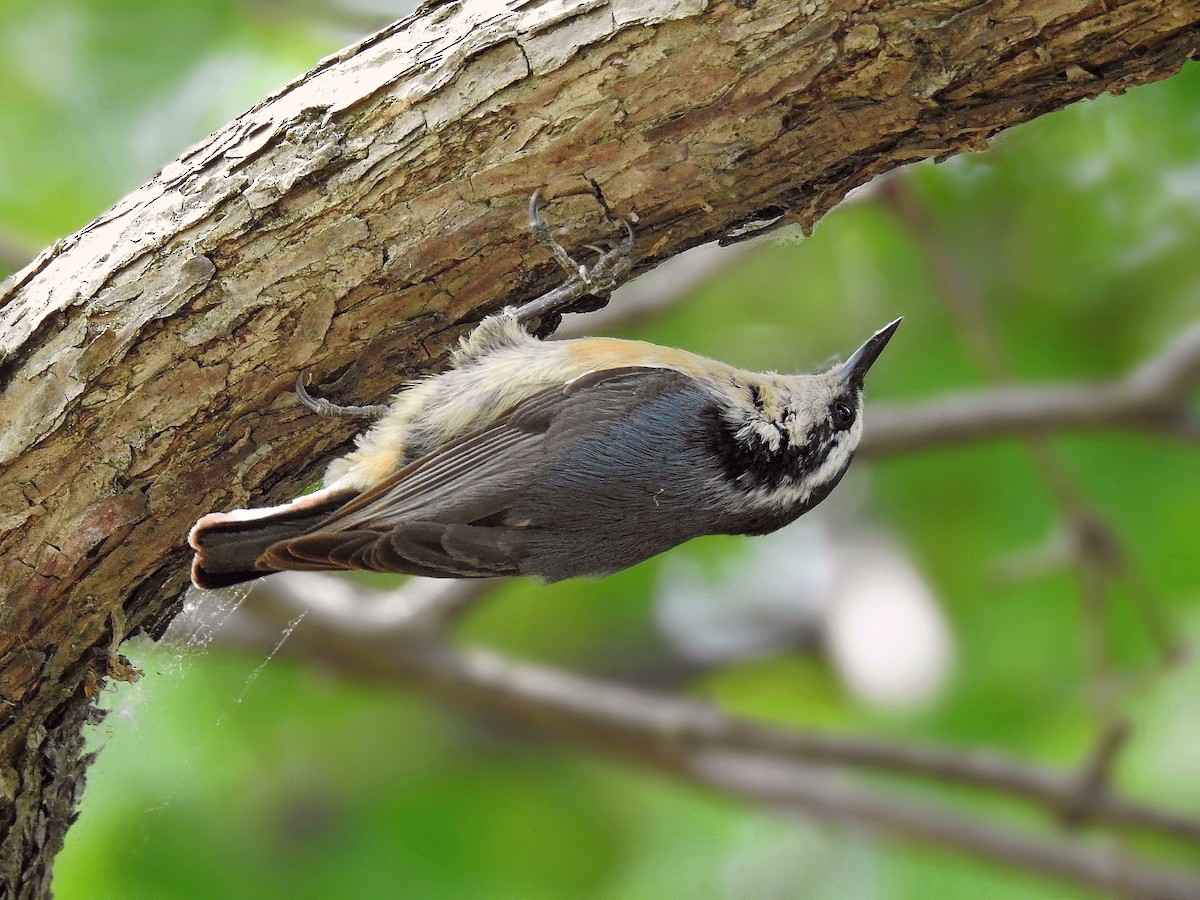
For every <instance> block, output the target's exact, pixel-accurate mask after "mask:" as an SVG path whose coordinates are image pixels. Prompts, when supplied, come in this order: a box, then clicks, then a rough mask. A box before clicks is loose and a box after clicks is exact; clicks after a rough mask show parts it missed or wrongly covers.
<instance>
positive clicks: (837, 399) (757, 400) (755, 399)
mask: <svg viewBox="0 0 1200 900" xmlns="http://www.w3.org/2000/svg"><path fill="white" fill-rule="evenodd" d="M900 321H901V320H900V319H896V320H895V321H893V322H890V323H889V324H887V325H886V326H884V327H883V328H881V329H880V330H879V331H877V332H875V334H874V335H872V336H871V337H870V339H868V340H867V342H866V343H864V344H863V345H862V346H861V347H859V348H858V349H857V350H856V351H855V352H854V353H853V354H852V355H851V356H850V357H849V359H847V360H846V361H845V362H842V363H838V364H837V365H835V366H833V367H832V368H830V369H828V370H826V371H824V372H819V373H817V374H811V375H810V374H805V375H784V376H761V377H759V378H756V379H755V380H754V381H752V382H750V383H749V384H747V385H746V386H745V394H744V396H745V398H746V401H745V402H742V403H739V404H738V405H737V407H738V408H737V411H736V413H735V415H736V418H735V419H734V420H733V421H730V422H729V423H728V424H729V427H730V429H731V431H730V433H729V434H730V437H731V438H733V440H731V441H729V442H728V443H726V445H725V458H726V459H727V460H728V461H729V463H730V468H729V469H728V470H727V471H731V472H732V471H737V473H738V475H737V478H736V479H735V480H736V481H738V482H739V483H740V486H741V487H742V488H743V489H745V490H746V491H747V492H748V493H750V494H752V495H754V496H755V497H756V498H757V499H758V500H760V501H762V502H764V503H770V504H771V505H784V506H791V505H794V504H796V503H802V504H804V505H805V507H806V508H810V507H811V506H812V505H815V503H817V502H819V501H820V499H822V498H823V497H825V496H826V495H827V494H828V493H829V491H830V490H832V489H833V486H834V485H836V484H837V482H838V480H839V479H840V478H841V477H842V475H843V473H844V472H845V471H846V468H847V466H849V465H850V460H851V458H852V457H853V456H854V451H855V450H856V449H857V448H858V444H859V441H860V440H861V439H862V433H863V423H862V405H863V382H864V379H865V378H866V374H867V371H868V370H869V369H870V368H871V366H872V364H873V363H874V362H875V360H876V359H878V358H879V354H880V353H882V352H883V348H884V347H885V346H887V343H888V341H889V340H891V337H892V335H893V334H895V332H896V329H897V328H898V327H899V326H900Z"/></svg>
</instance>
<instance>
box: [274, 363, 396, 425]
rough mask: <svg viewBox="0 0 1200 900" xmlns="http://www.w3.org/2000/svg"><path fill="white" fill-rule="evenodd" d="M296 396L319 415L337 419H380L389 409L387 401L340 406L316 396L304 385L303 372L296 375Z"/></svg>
mask: <svg viewBox="0 0 1200 900" xmlns="http://www.w3.org/2000/svg"><path fill="white" fill-rule="evenodd" d="M296 396H297V397H298V398H299V399H300V402H301V403H303V404H304V405H305V406H307V407H308V408H309V409H311V410H312V411H313V412H315V413H316V414H317V415H318V416H329V417H331V418H335V419H378V418H380V417H381V416H383V415H384V414H385V413H387V411H388V406H387V404H386V403H378V404H374V405H372V406H339V405H338V404H337V403H333V402H331V401H329V400H325V399H320V398H317V397H314V396H312V394H310V393H309V392H308V389H307V388H305V386H304V373H303V372H301V373H299V374H298V375H297V376H296Z"/></svg>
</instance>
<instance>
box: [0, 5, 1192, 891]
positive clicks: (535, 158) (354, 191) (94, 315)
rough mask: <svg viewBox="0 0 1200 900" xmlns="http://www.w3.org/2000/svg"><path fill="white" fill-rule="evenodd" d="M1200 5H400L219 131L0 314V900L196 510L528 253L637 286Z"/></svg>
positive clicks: (1181, 49) (835, 194) (1137, 61)
mask: <svg viewBox="0 0 1200 900" xmlns="http://www.w3.org/2000/svg"><path fill="white" fill-rule="evenodd" d="M1198 42H1200V0H1129V2H1122V0H992V2H984V3H979V2H977V0H927V2H920V3H912V2H898V3H886V4H881V3H871V2H867V0H803V2H795V0H757V2H755V0H742V2H711V3H710V2H706V0H650V2H643V0H548V2H543V3H518V2H515V0H513V2H511V3H510V4H506V3H503V2H496V0H479V2H469V3H465V4H442V5H436V4H435V5H427V6H426V7H425V8H423V9H422V10H421V11H419V12H418V13H417V14H416V15H415V16H414V17H412V18H410V19H409V20H406V21H404V22H400V23H397V24H396V25H394V26H392V27H389V28H387V29H385V30H384V31H382V32H380V33H378V34H376V35H373V36H372V37H370V38H368V39H367V40H365V41H363V42H362V43H360V44H358V45H355V46H353V47H350V48H348V49H346V50H345V51H343V52H342V53H339V54H337V55H336V56H334V57H331V58H329V59H327V60H325V61H323V62H322V63H321V64H320V65H318V66H317V67H316V68H315V69H314V70H313V71H311V72H309V73H308V74H306V75H305V76H303V77H302V78H300V79H298V80H296V81H295V82H293V83H292V84H290V85H288V86H287V87H285V88H284V89H283V90H281V91H280V92H279V93H278V94H276V95H274V96H272V97H270V98H268V99H266V100H264V101H263V102H262V103H261V104H259V105H258V106H256V107H255V108H254V109H252V110H250V111H249V112H247V113H246V114H245V115H243V116H241V117H240V118H238V119H237V120H236V121H234V122H231V123H230V124H229V125H228V126H226V127H225V128H223V129H221V130H220V131H218V132H216V133H214V134H213V135H211V136H210V137H208V138H207V139H206V140H204V141H202V142H201V143H200V144H198V145H197V146H196V147H194V148H192V149H191V150H189V151H188V152H186V153H185V154H184V155H183V156H181V157H180V158H179V159H178V160H176V161H175V162H173V163H171V164H170V165H168V166H167V167H166V168H165V169H163V171H162V172H160V173H159V174H158V175H156V176H155V177H154V178H153V179H151V180H150V181H149V182H148V183H147V184H145V185H144V186H143V187H141V188H140V189H138V190H137V191H135V192H133V193H132V194H130V195H129V196H128V197H126V198H125V199H124V200H122V201H121V202H120V203H119V204H117V206H115V207H114V208H113V209H112V210H110V211H109V212H107V213H105V214H104V215H103V216H101V217H100V218H99V219H97V220H96V221H95V222H93V223H92V224H90V225H89V226H87V227H86V228H84V229H83V230H82V231H80V232H79V233H77V234H75V235H73V236H71V237H69V238H66V239H64V240H62V241H59V242H58V243H56V244H55V245H54V246H53V247H51V248H49V249H48V250H47V251H45V252H44V253H43V254H41V256H39V257H38V259H37V260H35V261H34V263H33V264H31V265H30V266H29V267H27V268H26V269H25V270H24V271H22V272H20V273H18V274H17V275H15V276H13V278H11V279H10V280H9V281H8V282H6V283H5V285H4V286H3V287H2V288H0V424H2V427H0V896H13V897H36V896H43V895H45V894H46V892H47V891H48V887H47V885H48V882H49V873H50V868H51V863H52V860H53V857H54V855H55V853H56V852H57V851H58V849H59V848H60V847H61V844H62V840H63V836H64V834H65V832H66V829H67V827H68V826H69V824H70V822H71V821H72V819H73V816H74V809H75V804H76V800H77V793H78V786H79V785H81V784H82V777H83V773H84V771H85V769H86V764H87V762H88V760H87V757H86V756H85V755H83V753H82V749H81V741H80V731H81V728H82V727H83V724H84V723H85V722H86V721H87V719H88V718H89V715H90V713H89V704H90V696H91V695H92V694H93V693H94V692H95V689H96V686H97V685H98V684H99V683H100V681H101V679H103V678H105V677H114V676H115V677H129V671H128V668H127V667H126V666H125V665H124V664H123V661H122V660H121V658H120V657H119V656H118V655H117V654H116V647H117V646H118V645H119V642H120V640H122V639H123V638H124V637H126V636H127V634H129V633H131V632H132V631H134V630H137V629H144V630H147V631H150V632H151V633H157V632H158V631H159V630H161V628H162V627H164V626H165V623H166V622H167V621H169V619H170V617H171V615H172V614H173V612H174V611H175V609H176V607H177V603H178V597H179V596H180V592H181V589H182V588H183V586H184V584H185V580H186V560H187V557H188V553H187V551H186V549H185V535H186V532H187V529H188V527H189V526H190V525H191V523H192V522H193V521H194V520H195V519H196V518H197V517H198V516H199V515H200V514H202V513H204V512H207V511H209V510H212V509H223V508H228V507H232V506H241V505H246V504H248V503H252V502H262V501H266V500H276V501H277V500H281V499H284V498H285V497H287V496H289V495H292V494H294V493H295V492H297V491H298V490H300V489H301V488H302V487H303V485H304V484H306V483H307V482H309V481H311V480H312V479H313V478H314V477H315V476H316V475H317V474H318V472H319V470H320V469H321V467H322V466H323V464H324V463H325V462H326V461H327V460H328V458H329V457H330V455H331V454H333V453H335V452H337V451H339V450H341V449H344V447H345V445H346V443H347V441H348V440H349V439H350V438H351V436H352V434H353V432H354V426H352V425H349V424H347V423H339V422H333V421H329V420H322V419H318V418H316V417H314V416H312V415H311V414H309V413H308V412H307V410H305V409H304V408H303V407H302V406H301V405H300V404H299V403H298V402H297V401H296V400H295V398H294V396H293V395H292V394H291V393H290V385H291V382H292V379H293V378H294V377H295V374H296V372H297V371H299V370H309V371H311V372H312V373H313V374H314V377H315V379H316V380H317V381H318V382H319V383H320V384H322V385H323V390H324V391H325V392H326V394H328V395H329V396H332V397H333V398H335V399H337V400H339V401H341V402H347V403H368V402H378V401H380V400H381V399H383V398H384V397H385V396H386V395H387V394H388V393H389V392H390V391H392V390H394V389H395V388H396V387H397V386H398V385H399V384H400V382H401V381H402V380H404V379H405V378H407V377H410V376H412V375H415V374H417V373H419V372H422V371H425V370H428V369H429V368H431V367H433V366H436V364H437V363H438V361H439V359H440V358H441V355H442V353H443V351H444V350H445V348H446V346H447V345H448V344H449V343H450V342H451V341H452V340H453V339H454V338H456V337H457V336H458V335H459V334H460V333H461V332H462V331H463V329H464V328H466V327H467V326H468V325H469V323H471V322H473V321H475V320H476V319H478V317H479V316H480V315H482V314H483V313H485V312H487V311H490V310H493V309H495V308H497V307H499V306H501V305H503V304H504V303H508V302H515V301H518V300H520V299H521V298H526V297H530V296H533V295H534V294H536V293H539V292H541V291H542V290H544V289H545V288H547V287H548V286H550V284H551V283H552V282H553V281H554V280H556V279H557V278H558V277H559V274H558V270H557V268H556V266H555V265H554V264H553V262H551V261H550V259H549V256H548V254H547V253H546V251H545V250H544V249H543V248H541V247H540V246H538V245H536V244H535V243H534V242H533V241H532V239H531V238H530V236H529V234H528V233H527V230H526V226H525V220H524V203H525V200H526V198H527V197H528V195H529V193H530V192H531V191H532V190H533V189H534V188H535V187H538V186H547V188H548V189H547V192H546V193H547V196H548V197H550V198H559V199H557V200H555V201H554V202H553V203H552V206H551V209H550V211H549V213H548V215H549V216H550V217H552V219H553V220H554V221H556V222H561V223H563V224H565V225H568V226H570V227H571V228H572V233H573V234H576V235H578V234H579V230H581V229H590V230H591V234H594V235H600V234H602V233H604V231H605V228H606V226H604V225H603V223H602V221H601V219H600V217H599V216H597V210H598V208H599V207H598V204H597V202H596V199H597V198H599V199H601V200H602V201H603V202H605V203H607V204H608V205H609V206H611V207H612V208H613V209H614V210H616V211H618V212H621V213H622V214H626V215H629V216H630V217H631V218H633V219H634V221H635V222H636V224H637V229H638V237H639V240H638V248H637V254H638V258H639V265H640V266H642V267H648V266H652V265H654V263H655V262H656V261H659V260H662V259H664V258H666V257H669V256H671V255H673V254H675V253H678V252H680V251H681V250H684V249H686V248H688V247H691V246H694V245H696V244H699V243H702V242H706V241H711V240H714V239H726V240H732V239H737V238H738V237H740V236H745V235H746V234H749V233H753V232H755V231H756V230H761V228H763V227H771V226H773V225H774V224H778V223H779V222H782V221H795V222H799V223H800V224H801V225H802V226H804V227H806V228H807V227H810V226H811V225H812V224H813V223H814V222H815V221H816V220H817V219H818V218H819V217H820V216H821V215H822V214H823V213H824V212H826V211H827V210H828V209H830V208H831V207H832V206H833V205H834V204H835V203H837V201H838V200H839V199H841V197H842V196H844V195H845V193H846V192H847V191H849V190H850V189H851V188H853V187H855V186H857V185H860V184H862V183H864V182H865V181H867V180H868V179H870V178H871V177H872V176H874V175H876V174H878V173H880V172H883V171H885V170H887V169H890V168H893V167H895V166H898V165H901V164H903V163H906V162H909V161H912V160H917V159H922V158H927V157H939V156H944V155H947V154H951V153H954V152H958V151H961V150H968V149H980V148H982V147H984V146H985V145H986V141H987V138H988V137H989V136H991V135H993V134H995V133H996V132H997V131H999V130H1001V129H1003V128H1006V127H1008V126H1010V125H1013V124H1016V123H1018V122H1023V121H1026V120H1029V119H1032V118H1034V117H1036V116H1038V115H1040V114H1042V113H1044V112H1048V111H1050V110H1053V109H1057V108H1059V107H1061V106H1063V105H1065V104H1067V103H1070V102H1073V101H1075V100H1078V99H1081V98H1084V97H1090V96H1093V95H1095V94H1097V93H1100V92H1101V91H1121V90H1124V89H1125V88H1127V87H1129V86H1131V85H1134V84H1138V83H1142V82H1146V81H1152V80H1156V79H1160V78H1164V77H1167V76H1169V75H1171V74H1173V73H1174V72H1175V71H1176V70H1178V68H1179V67H1180V65H1182V63H1183V61H1184V60H1185V59H1187V58H1189V57H1190V56H1191V55H1193V54H1194V52H1195V51H1196V48H1197V44H1198Z"/></svg>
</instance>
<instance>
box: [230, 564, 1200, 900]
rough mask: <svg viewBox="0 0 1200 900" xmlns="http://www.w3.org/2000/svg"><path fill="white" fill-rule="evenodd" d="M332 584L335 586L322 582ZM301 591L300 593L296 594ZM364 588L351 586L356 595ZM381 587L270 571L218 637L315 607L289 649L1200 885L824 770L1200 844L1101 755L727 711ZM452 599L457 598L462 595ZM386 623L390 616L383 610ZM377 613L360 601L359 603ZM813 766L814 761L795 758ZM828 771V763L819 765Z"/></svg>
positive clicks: (1185, 891) (1005, 858)
mask: <svg viewBox="0 0 1200 900" xmlns="http://www.w3.org/2000/svg"><path fill="white" fill-rule="evenodd" d="M326 588H329V589H331V593H326V590H325V589H326ZM292 589H296V590H299V591H301V594H300V595H295V594H293V593H292ZM354 594H358V596H357V597H355V596H353V595H354ZM397 596H398V597H400V598H403V599H402V602H400V603H398V604H392V603H389V600H388V598H387V597H386V596H382V597H381V596H373V595H364V594H362V593H361V592H359V591H358V590H357V589H350V590H349V591H348V590H347V586H346V583H345V582H344V581H340V580H339V579H336V578H331V577H328V576H313V575H312V573H305V575H304V576H301V577H290V576H288V575H283V576H276V580H275V581H274V582H273V583H268V584H266V585H264V588H262V589H260V590H258V591H257V592H256V593H255V595H254V599H253V601H252V602H250V603H248V604H247V606H246V607H245V608H246V609H247V610H248V611H249V612H250V613H251V615H252V617H253V618H254V619H255V620H257V621H259V622H261V623H264V624H265V625H266V627H265V628H264V629H262V630H261V631H258V632H242V633H241V634H240V635H237V634H235V635H232V636H230V635H226V636H223V638H222V641H223V643H224V644H225V645H226V646H230V645H236V644H238V643H239V642H240V643H242V644H243V645H244V646H248V647H253V648H254V649H258V650H261V649H264V648H265V649H271V648H273V647H275V646H276V642H277V640H278V634H279V630H278V629H279V627H281V626H283V625H284V624H290V623H291V622H293V621H294V619H295V616H296V613H297V612H298V611H300V610H304V611H305V612H306V614H307V618H306V620H305V622H304V623H303V624H302V626H301V627H299V628H297V629H296V630H295V631H294V632H293V633H292V635H291V636H290V637H289V639H288V641H287V643H286V644H285V645H283V647H282V648H281V650H280V652H281V653H283V654H287V655H290V656H293V657H296V658H301V659H304V660H309V661H312V660H317V661H320V662H321V663H322V664H324V665H327V666H332V667H333V668H335V669H336V670H337V671H339V672H341V673H342V674H344V675H348V676H351V677H355V678H361V679H366V680H372V681H377V682H382V683H389V684H391V683H404V684H417V685H419V686H420V687H421V688H422V689H423V690H424V691H425V692H426V693H428V694H429V695H430V696H432V697H435V698H437V699H438V700H440V701H442V702H446V703H450V704H453V705H456V706H460V707H466V708H468V709H470V708H476V707H483V708H486V709H487V710H488V711H489V712H495V711H499V712H503V713H507V714H509V715H512V716H515V717H517V718H519V719H521V720H522V721H525V722H528V723H530V724H532V725H534V726H536V727H538V728H540V729H545V730H550V731H553V732H555V733H557V734H560V735H563V736H565V737H568V738H570V739H571V740H573V741H576V742H580V743H583V744H585V745H586V746H588V747H591V748H592V749H596V750H600V751H602V752H608V753H614V752H615V753H617V754H618V755H621V756H624V757H630V758H633V759H637V760H639V761H641V762H643V763H649V764H651V765H654V766H657V767H659V768H663V769H666V770H668V771H671V772H673V773H674V774H676V775H679V776H681V777H684V778H686V779H688V780H693V781H698V782H700V783H702V784H706V785H709V786H712V787H716V788H718V789H720V790H722V791H724V792H727V793H734V794H736V795H739V796H743V797H752V798H754V799H757V800H759V801H762V802H766V803H768V804H770V805H773V806H782V807H797V808H799V809H802V810H804V811H806V812H808V813H812V814H816V815H819V816H824V817H832V818H834V819H845V820H848V821H850V822H853V823H857V824H865V825H870V826H873V827H877V828H880V829H881V830H882V831H884V832H886V833H887V834H889V835H891V836H893V837H900V838H903V839H917V840H920V841H922V842H926V843H931V844H934V845H937V846H939V847H943V848H946V849H950V850H954V851H956V852H962V853H966V854H969V855H973V856H978V857H982V858H985V859H990V860H994V861H1001V862H1005V863H1008V864H1010V865H1014V866H1019V867H1021V868H1024V869H1027V870H1030V871H1035V872H1041V873H1044V874H1048V875H1052V876H1054V877H1058V878H1063V879H1066V880H1069V881H1074V882H1076V883H1079V884H1083V885H1086V886H1089V887H1092V888H1098V889H1102V890H1103V889H1107V890H1112V891H1119V892H1130V891H1132V892H1134V893H1135V895H1136V896H1143V895H1144V896H1154V897H1160V896H1161V897H1166V896H1172V897H1174V896H1180V897H1184V896H1186V897H1200V880H1197V878H1200V873H1193V874H1192V875H1183V874H1180V873H1165V872H1160V871H1157V870H1154V869H1153V868H1148V867H1146V866H1145V865H1144V864H1141V863H1134V862H1133V861H1131V860H1124V861H1122V860H1121V859H1119V858H1118V857H1117V856H1115V855H1113V854H1111V853H1108V854H1106V853H1098V852H1096V851H1094V850H1092V849H1089V848H1088V847H1087V846H1086V845H1085V844H1083V843H1080V842H1078V841H1074V840H1066V839H1063V840H1057V839H1049V838H1047V837H1046V836H1044V835H1043V836H1038V837H1036V838H1034V837H1026V836H1023V835H1021V834H1019V833H1016V832H1011V831H1007V830H1004V829H999V828H994V827H992V826H987V825H983V824H980V823H978V822H975V821H972V820H968V819H963V818H961V817H954V816H948V815H947V814H944V813H940V812H937V811H936V809H932V808H929V806H928V804H925V805H922V806H920V807H918V806H914V805H912V804H911V803H908V802H901V801H897V800H893V799H889V797H888V794H887V792H886V791H884V792H880V791H877V790H875V791H872V792H871V793H863V792H862V791H861V790H859V789H857V788H855V789H851V788H849V787H842V786H834V785H832V784H831V783H830V778H831V777H832V776H831V774H830V771H829V770H827V769H823V768H817V769H813V768H811V767H814V766H815V767H826V766H831V765H833V766H839V767H843V768H846V769H854V770H871V771H876V772H880V773H890V774H893V775H907V776H917V777H921V778H926V779H931V780H934V781H938V782H942V783H950V784H961V785H967V786H970V787H972V788H981V789H986V790H990V791H995V792H997V793H999V794H1001V795H1003V796H1006V797H1010V798H1015V799H1019V800H1024V801H1027V802H1030V803H1032V804H1034V805H1036V806H1039V807H1041V808H1043V809H1044V810H1046V811H1047V812H1049V813H1050V814H1051V815H1052V816H1053V817H1054V819H1056V820H1069V821H1070V822H1071V823H1072V824H1084V823H1086V824H1092V825H1099V826H1105V827H1111V828H1116V829H1130V828H1136V829H1145V830H1149V831H1156V832H1159V833H1161V834H1165V835H1168V836H1171V837H1173V838H1176V839H1178V840H1181V841H1185V842H1187V843H1190V844H1192V845H1195V846H1200V820H1196V819H1192V818H1189V817H1187V816H1184V815H1182V814H1180V813H1173V812H1170V811H1167V810H1162V809H1157V808H1154V807H1149V806H1145V805H1143V804H1139V803H1136V802H1134V801H1131V800H1127V799H1124V798H1122V797H1120V796H1118V795H1116V794H1114V793H1112V792H1111V790H1110V789H1109V787H1108V785H1107V777H1106V775H1107V773H1106V772H1105V771H1104V769H1105V768H1106V766H1107V763H1106V758H1107V756H1108V754H1107V753H1102V754H1093V756H1092V757H1091V758H1090V759H1088V760H1086V761H1085V763H1084V765H1083V766H1082V767H1081V770H1080V772H1079V773H1078V774H1074V773H1059V772H1055V771H1052V770H1049V769H1045V768H1041V767H1038V766H1036V765H1032V764H1028V763H1020V762H1016V761H1014V760H1011V759H1007V758H1005V757H1003V756H1001V755H999V754H995V753H990V752H962V751H952V750H946V749H941V748H936V747H922V746H918V745H906V744H897V743H890V742H884V741H871V740H865V739H861V738H855V737H842V736H835V735H828V734H819V733H814V732H807V731H800V730H795V729H787V728H782V727H778V726H774V725H769V724H764V723H755V722H750V721H747V720H742V719H737V718H733V717H730V716H727V715H724V714H723V713H721V712H719V711H718V710H716V709H714V708H712V707H711V706H708V705H707V704H704V703H700V702H697V701H693V700H687V699H682V698H676V697H670V696H663V695H657V694H653V693H650V692H647V691H644V690H639V689H635V688H630V687H625V686H622V685H617V684H613V683H610V682H603V681H598V680H595V679H591V678H586V677H582V676H579V675H574V674H569V673H566V672H561V671H558V670H554V669H550V668H546V667H543V666H538V665H534V664H530V663H526V662H520V661H517V660H513V659H510V658H507V657H504V656H502V655H499V654H496V653H493V652H491V651H487V650H481V649H470V648H453V647H451V646H449V645H448V644H446V643H445V642H444V641H442V640H440V639H439V638H438V636H437V633H436V630H434V631H431V630H430V629H429V627H428V623H430V622H437V621H439V620H440V618H441V615H440V613H439V611H438V609H437V607H438V605H439V600H438V599H437V596H436V595H435V594H430V593H425V594H423V595H421V596H422V597H423V600H421V601H420V602H414V601H416V600H417V598H416V596H415V595H413V594H408V593H405V592H403V591H401V592H399V594H398V595H397ZM447 602H448V604H449V605H450V606H451V607H453V608H454V609H456V610H461V606H460V605H459V603H458V601H457V600H455V599H451V600H448V601H447ZM389 606H390V607H391V608H392V610H393V611H394V613H395V615H393V614H391V613H386V612H385V613H383V616H384V617H386V618H387V619H388V620H389V621H390V622H391V623H392V625H391V627H388V628H380V627H379V625H378V623H379V620H380V617H381V613H380V611H381V610H386V609H388V608H389ZM368 610H369V611H370V612H369V613H368V614H367V615H365V616H364V615H362V613H363V612H365V611H368ZM797 764H803V765H804V766H806V767H809V768H800V767H797ZM821 772H824V774H823V775H820V777H818V773H821Z"/></svg>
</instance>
